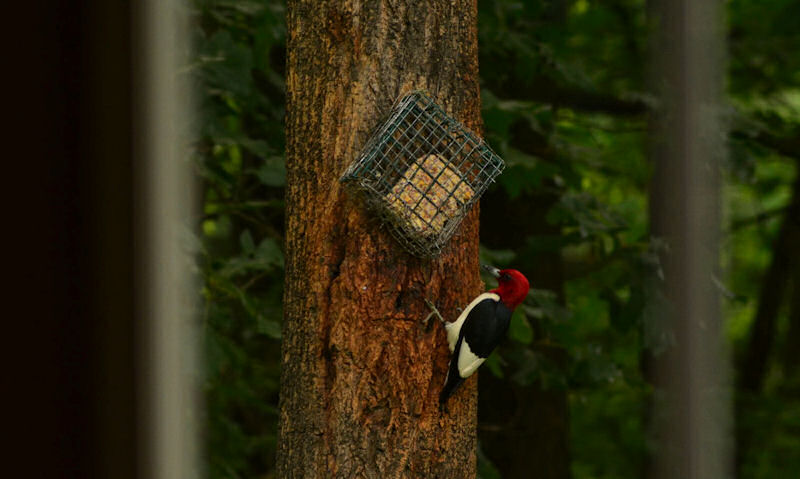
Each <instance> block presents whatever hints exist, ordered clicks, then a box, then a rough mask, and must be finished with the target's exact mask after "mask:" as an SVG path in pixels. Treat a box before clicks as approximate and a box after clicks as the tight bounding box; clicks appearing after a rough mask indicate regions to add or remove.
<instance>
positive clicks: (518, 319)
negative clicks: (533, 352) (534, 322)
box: [508, 308, 533, 344]
mask: <svg viewBox="0 0 800 479" xmlns="http://www.w3.org/2000/svg"><path fill="white" fill-rule="evenodd" d="M508 337H510V338H511V339H513V340H514V341H519V342H520V343H522V344H530V343H531V342H532V341H533V329H532V328H531V325H530V324H529V323H528V318H527V317H525V311H524V308H517V309H516V310H515V311H514V314H513V316H511V324H510V325H509V327H508Z"/></svg>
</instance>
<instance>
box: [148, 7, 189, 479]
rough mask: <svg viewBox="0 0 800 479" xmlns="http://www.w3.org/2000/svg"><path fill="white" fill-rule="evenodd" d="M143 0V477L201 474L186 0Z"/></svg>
mask: <svg viewBox="0 0 800 479" xmlns="http://www.w3.org/2000/svg"><path fill="white" fill-rule="evenodd" d="M135 8H136V10H135V11H136V13H137V20H138V21H139V25H138V29H137V31H136V32H135V33H136V34H138V35H139V37H138V39H137V40H138V41H136V42H134V48H136V49H138V51H139V54H134V60H135V61H136V60H138V63H137V64H136V65H135V67H134V71H135V75H134V76H135V78H136V80H138V82H140V83H139V85H141V89H140V90H137V94H138V101H137V102H136V105H137V108H138V110H137V111H136V112H135V121H136V129H137V131H138V132H139V133H140V135H141V136H139V138H137V139H138V140H139V141H138V144H137V146H138V147H139V151H138V154H137V157H138V161H137V164H138V168H137V170H138V171H137V173H138V176H139V178H138V179H139V181H140V188H139V189H138V192H139V193H140V195H141V198H140V201H138V202H137V204H138V206H139V210H138V211H137V218H138V226H139V233H138V235H139V238H140V239H141V241H142V247H143V251H142V260H143V261H142V264H141V265H140V271H138V273H139V275H138V281H139V285H138V286H139V288H140V291H141V292H142V293H141V294H142V304H143V306H142V314H141V317H140V320H141V322H142V325H141V327H142V338H141V341H140V344H141V345H142V347H141V351H140V352H141V354H142V356H141V360H140V365H141V368H140V371H141V373H140V381H139V385H140V388H139V390H140V391H141V393H140V394H141V397H140V398H139V400H140V403H141V404H143V405H144V406H143V408H144V411H143V414H142V416H141V419H142V421H141V423H140V428H141V429H140V434H139V437H140V440H141V441H142V442H141V444H140V451H141V453H140V454H141V458H140V461H139V464H140V470H141V474H140V477H147V478H153V479H167V478H177V477H186V478H190V477H198V476H199V471H198V470H197V443H198V440H197V428H196V426H195V423H196V417H197V414H198V404H199V401H198V397H199V395H198V394H197V390H196V384H195V381H194V378H196V377H197V365H198V361H197V357H196V346H197V345H196V339H197V331H196V330H195V327H194V326H195V325H194V321H193V319H194V317H193V312H194V311H195V308H194V300H193V298H194V296H195V295H193V291H194V289H193V288H192V284H193V282H192V276H191V274H190V264H191V261H192V259H191V256H190V252H189V251H187V250H186V249H185V248H184V247H182V245H181V239H182V232H183V229H184V228H187V229H188V228H189V225H188V224H187V223H188V221H189V218H190V213H191V209H192V208H191V205H192V188H191V176H190V172H191V169H190V163H189V156H188V152H187V146H188V140H189V139H188V138H187V137H186V134H185V133H186V130H187V129H188V128H187V127H188V123H189V122H188V120H187V119H188V118H191V115H189V114H188V112H189V108H190V102H189V101H188V100H189V98H188V95H187V85H183V84H182V82H185V78H184V77H183V76H181V75H180V74H179V70H180V69H181V67H183V66H185V65H187V64H188V58H186V53H187V51H188V50H187V47H188V45H189V41H188V32H187V31H186V28H185V24H184V23H185V18H182V16H184V15H185V14H186V12H188V8H186V6H185V5H184V4H183V2H181V1H180V0H171V1H160V0H149V1H147V2H144V3H142V4H140V5H139V6H138V7H135Z"/></svg>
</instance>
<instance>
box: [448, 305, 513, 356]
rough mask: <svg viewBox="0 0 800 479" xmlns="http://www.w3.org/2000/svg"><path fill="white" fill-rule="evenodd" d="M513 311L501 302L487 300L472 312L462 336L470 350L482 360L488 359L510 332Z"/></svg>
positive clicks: (462, 328) (461, 333) (466, 321)
mask: <svg viewBox="0 0 800 479" xmlns="http://www.w3.org/2000/svg"><path fill="white" fill-rule="evenodd" d="M510 323H511V310H510V309H508V307H506V305H504V304H503V303H502V302H500V301H492V300H485V301H481V302H480V303H479V304H477V305H475V307H474V308H473V309H472V311H470V314H469V316H467V319H466V320H464V325H463V326H462V327H461V332H460V336H461V337H463V338H464V341H466V342H467V344H469V349H470V350H472V352H473V353H475V354H476V355H478V356H479V357H481V358H488V357H489V355H490V354H491V353H492V351H494V348H495V347H496V346H497V344H498V343H500V341H502V340H503V338H504V337H505V335H506V332H508V325H509V324H510Z"/></svg>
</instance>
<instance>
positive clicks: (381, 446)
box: [277, 0, 482, 478]
mask: <svg viewBox="0 0 800 479" xmlns="http://www.w3.org/2000/svg"><path fill="white" fill-rule="evenodd" d="M476 15H477V8H476V3H475V1H474V0H454V1H449V0H448V1H443V0H436V1H432V2H416V1H414V0H393V1H390V0H383V1H359V0H342V1H311V0H295V1H289V4H288V22H287V26H288V46H287V48H288V50H287V85H286V87H287V174H288V176H287V225H286V227H287V228H286V234H287V238H286V248H287V265H286V292H285V301H284V304H285V313H284V327H283V351H282V375H281V400H280V426H279V440H278V464H277V471H278V476H279V477H381V478H383V477H431V478H433V477H442V478H455V477H458V478H466V477H473V476H474V475H475V447H476V437H475V429H476V398H475V391H476V382H475V380H474V379H470V380H468V381H467V383H466V384H465V385H464V386H463V389H462V390H461V391H459V392H458V393H457V394H456V395H455V397H454V398H452V399H451V402H450V403H449V410H450V412H449V414H442V413H440V412H439V410H438V402H437V401H438V393H439V390H440V388H441V386H442V384H443V382H444V378H445V372H446V368H447V360H448V350H447V342H446V339H445V335H444V332H443V331H442V328H440V327H439V326H438V325H433V328H432V329H430V330H428V331H426V330H425V329H424V328H423V327H422V326H421V324H420V320H421V319H423V318H425V316H426V315H427V313H428V311H427V308H426V306H425V303H424V301H423V299H424V298H425V297H430V298H432V299H433V300H434V302H435V303H436V304H437V306H438V307H439V309H440V311H442V313H443V314H444V315H445V317H447V318H448V319H451V320H452V319H454V316H455V308H456V307H459V306H463V305H464V304H466V303H467V302H468V301H469V299H470V298H471V297H472V296H474V295H475V294H477V293H478V292H479V291H480V290H481V288H482V285H481V282H480V279H479V275H478V220H477V218H478V216H477V215H478V212H477V208H476V209H475V210H473V211H472V212H471V213H470V214H469V215H468V217H467V218H466V220H465V221H464V223H463V224H462V226H461V228H460V230H459V232H458V233H457V234H456V236H454V238H453V239H452V241H451V244H450V248H449V249H448V250H447V251H446V252H445V253H443V254H442V256H440V257H439V258H437V259H436V260H432V261H422V260H418V259H415V258H413V257H411V256H409V255H408V254H406V253H404V252H403V251H402V249H401V248H400V247H399V245H398V244H397V243H396V242H395V241H394V240H393V239H392V238H391V237H390V236H389V235H388V234H387V233H386V232H384V231H383V230H382V229H380V228H379V227H378V225H377V224H376V222H375V221H374V220H373V219H372V217H371V216H370V215H369V214H366V213H365V212H364V210H363V208H362V207H361V205H360V204H359V203H358V202H356V201H353V200H352V199H350V198H349V197H348V196H347V195H346V194H345V193H344V192H343V191H342V189H341V187H340V185H339V183H338V177H339V175H340V174H341V173H342V171H343V170H344V168H345V167H346V165H347V164H348V163H349V162H350V161H351V160H352V159H353V158H354V157H355V155H356V154H357V153H358V151H359V149H360V147H361V146H362V145H363V144H364V142H365V140H366V139H367V135H368V133H369V131H370V129H371V128H373V127H374V126H375V125H376V123H377V122H378V121H379V120H380V118H381V116H382V115H383V114H385V113H387V111H388V110H389V108H390V107H391V105H392V103H393V102H394V100H395V99H396V98H397V97H398V96H399V95H401V94H403V93H405V92H407V91H409V90H412V89H424V90H427V91H428V92H430V93H431V94H432V95H433V96H434V97H435V98H436V99H437V100H438V102H439V103H440V104H442V105H443V107H444V108H445V109H446V110H447V111H448V112H450V113H451V114H452V115H454V116H455V117H456V118H457V119H459V120H460V121H462V122H463V123H464V124H466V125H467V126H468V127H469V128H471V129H473V130H476V131H479V129H480V97H479V87H478V65H477V32H476Z"/></svg>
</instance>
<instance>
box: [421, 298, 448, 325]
mask: <svg viewBox="0 0 800 479" xmlns="http://www.w3.org/2000/svg"><path fill="white" fill-rule="evenodd" d="M425 304H427V305H428V307H429V308H430V310H431V312H430V313H429V314H428V316H427V317H426V318H425V319H424V320H423V321H422V324H423V325H425V329H428V328H430V323H429V321H430V319H431V316H436V317H437V318H439V321H441V322H442V324H445V323H446V321H445V320H444V318H443V317H442V315H441V314H440V313H439V310H438V309H436V305H435V304H433V302H432V301H431V300H430V299H428V298H425Z"/></svg>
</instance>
